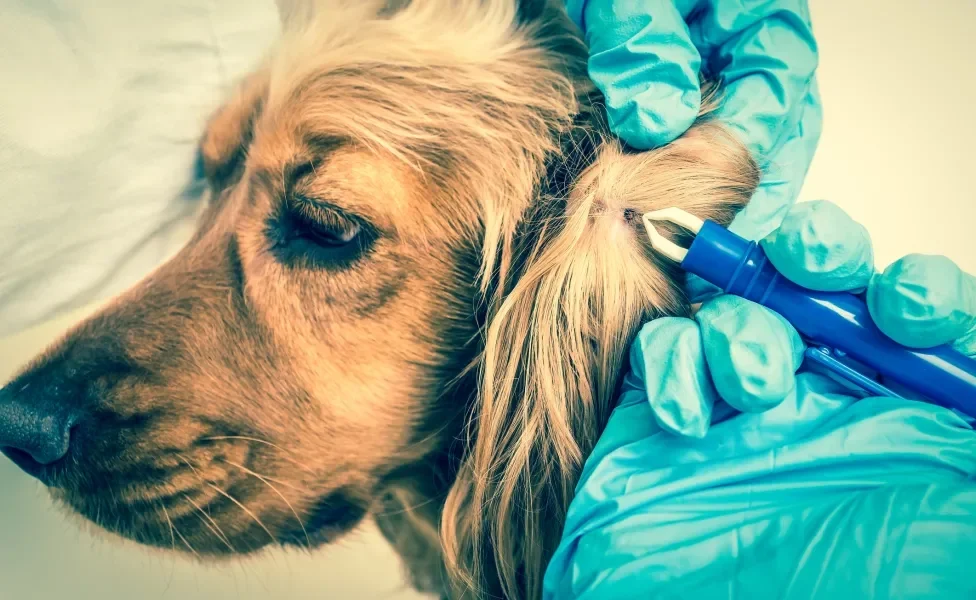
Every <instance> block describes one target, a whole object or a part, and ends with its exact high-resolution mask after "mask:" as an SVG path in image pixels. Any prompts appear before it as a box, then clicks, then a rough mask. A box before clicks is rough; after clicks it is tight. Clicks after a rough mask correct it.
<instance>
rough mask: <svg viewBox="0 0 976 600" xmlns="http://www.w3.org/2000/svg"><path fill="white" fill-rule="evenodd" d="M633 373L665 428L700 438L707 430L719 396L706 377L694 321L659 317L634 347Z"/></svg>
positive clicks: (631, 359) (657, 419)
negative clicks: (641, 384) (641, 383)
mask: <svg viewBox="0 0 976 600" xmlns="http://www.w3.org/2000/svg"><path fill="white" fill-rule="evenodd" d="M630 365H631V369H632V371H633V373H634V374H635V375H636V376H637V378H638V379H640V380H641V381H642V382H643V385H644V389H645V390H646V392H647V401H648V403H649V404H650V406H651V411H652V413H653V414H654V418H655V420H656V421H657V422H658V424H659V425H660V426H661V428H662V429H665V430H666V431H670V432H672V433H675V434H678V435H683V436H688V437H694V438H702V437H704V436H705V434H706V433H707V432H708V426H709V424H710V423H711V419H712V408H713V406H714V404H715V400H716V397H717V395H716V393H715V388H714V387H713V386H712V382H711V379H710V378H709V376H708V371H707V367H706V364H705V352H704V349H703V348H702V338H701V334H700V332H699V330H698V325H697V324H696V323H695V322H694V321H692V320H691V319H682V318H677V317H667V318H661V319H655V320H653V321H651V322H649V323H647V324H646V325H644V327H643V328H642V329H641V330H640V332H639V333H638V334H637V338H636V340H635V341H634V343H633V345H632V346H631V349H630Z"/></svg>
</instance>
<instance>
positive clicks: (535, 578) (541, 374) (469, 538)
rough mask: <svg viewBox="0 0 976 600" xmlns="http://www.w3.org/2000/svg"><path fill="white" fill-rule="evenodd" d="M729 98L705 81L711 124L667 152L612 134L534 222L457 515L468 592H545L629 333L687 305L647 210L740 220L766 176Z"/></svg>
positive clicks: (455, 530) (456, 544) (496, 321)
mask: <svg viewBox="0 0 976 600" xmlns="http://www.w3.org/2000/svg"><path fill="white" fill-rule="evenodd" d="M714 106H715V102H714V96H713V95H711V94H706V99H705V102H704V104H703V109H702V118H701V119H700V121H699V123H698V124H697V125H696V126H695V127H693V128H692V130H690V131H689V132H688V133H687V134H686V135H685V136H683V137H682V138H681V139H679V140H677V141H676V142H674V143H672V144H670V145H669V146H667V147H664V148H661V149H658V150H654V151H650V152H645V153H639V154H634V153H628V152H626V151H625V150H624V149H623V148H622V147H621V146H620V144H619V143H617V142H615V141H610V140H609V139H608V138H601V139H606V141H604V142H603V143H602V144H601V145H598V146H597V150H596V153H595V160H592V159H591V160H592V164H590V166H589V167H588V168H586V169H585V170H584V171H583V172H582V174H581V175H580V176H579V177H578V178H577V179H576V181H575V183H574V184H573V185H572V187H571V191H570V193H569V195H568V197H567V198H549V199H545V198H543V199H541V200H540V205H539V206H537V207H536V211H535V213H534V214H533V215H532V216H531V217H529V219H530V221H529V222H528V223H527V226H526V227H523V229H524V230H525V231H527V232H530V233H529V238H530V240H531V241H530V242H529V243H528V245H527V247H526V249H525V250H524V251H523V252H521V253H520V256H518V257H517V261H521V265H519V266H518V267H517V273H518V276H517V282H516V283H515V285H514V287H513V288H512V289H511V291H509V292H508V293H507V294H506V295H505V296H504V298H503V299H502V301H501V302H500V304H499V307H498V310H497V311H495V312H494V313H493V314H492V317H491V320H490V322H489V324H488V327H487V340H486V347H485V351H484V356H483V362H482V365H481V366H482V370H481V382H480V389H479V395H478V398H477V403H476V406H475V408H474V410H473V412H472V423H471V429H472V431H471V438H472V439H471V441H470V444H471V446H470V447H469V448H468V452H467V455H466V457H465V458H464V460H463V462H462V465H461V468H460V473H459V476H458V478H457V482H456V483H455V485H454V488H453V489H452V491H451V494H450V495H449V497H448V500H447V503H446V506H445V512H444V518H443V522H442V523H443V525H442V537H443V539H444V544H445V550H446V555H447V567H448V572H449V573H450V574H451V575H452V576H453V578H454V580H455V581H454V583H455V586H456V588H457V589H456V590H455V593H456V594H457V595H458V596H463V597H468V596H469V595H474V596H477V597H495V596H501V597H505V598H537V597H539V595H540V593H541V584H542V576H543V574H544V570H545V566H546V564H547V562H548V560H549V558H550V556H551V554H552V552H553V551H554V550H555V547H556V545H557V544H558V541H559V539H560V536H561V534H562V526H563V521H564V516H565V513H566V510H567V508H568V505H569V502H570V500H571V498H572V496H573V491H574V488H575V486H576V483H577V479H578V477H579V473H580V470H581V468H582V466H583V463H584V461H585V459H586V457H587V456H588V455H589V453H590V451H591V450H592V448H593V446H594V444H595V443H596V441H597V438H598V437H599V435H600V433H601V432H602V431H603V428H604V426H605V423H606V421H607V419H608V417H609V414H610V412H611V410H612V408H613V402H614V398H615V393H616V388H617V384H618V376H619V375H620V374H621V370H622V367H623V357H624V356H625V352H626V349H627V347H628V345H629V344H630V342H631V340H632V338H633V336H634V335H635V333H636V330H637V329H638V328H639V327H640V326H641V324H642V323H644V322H646V321H647V320H649V319H652V318H655V317H658V316H662V315H668V314H670V315H684V314H688V311H689V307H688V304H687V301H686V300H685V297H684V295H683V293H682V291H681V283H682V282H681V278H680V276H679V275H678V273H677V272H675V271H674V269H673V268H672V267H670V266H669V265H667V264H665V263H664V262H663V261H661V260H660V259H658V257H656V256H655V255H654V253H653V252H652V251H651V250H650V248H649V245H648V243H647V242H646V238H645V235H644V233H643V229H642V226H641V225H640V215H641V214H643V213H645V212H647V211H650V210H654V209H658V208H664V207H668V206H677V207H679V208H682V209H684V210H687V211H688V212H691V213H693V214H696V215H697V216H699V217H702V218H709V219H713V220H715V221H718V222H720V223H723V224H725V223H728V222H730V221H731V219H732V217H733V216H734V215H735V213H736V211H737V210H738V209H740V208H741V207H742V206H744V204H745V203H746V201H747V200H748V198H749V197H750V196H751V194H752V193H753V191H754V190H755V187H756V185H757V184H758V179H759V174H758V170H757V168H756V165H755V163H754V162H753V161H752V160H751V159H750V157H749V155H748V153H747V152H746V150H745V149H744V148H743V147H742V146H741V144H739V143H738V142H737V140H736V139H735V138H734V137H732V136H731V135H730V134H728V133H727V132H726V131H725V130H724V129H723V128H722V126H721V125H719V124H717V123H711V122H708V120H707V113H708V112H709V111H711V110H712V109H713V108H714ZM472 590H475V591H474V593H473V594H472V593H471V592H472Z"/></svg>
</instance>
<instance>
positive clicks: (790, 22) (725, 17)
mask: <svg viewBox="0 0 976 600" xmlns="http://www.w3.org/2000/svg"><path fill="white" fill-rule="evenodd" d="M693 27H694V31H693V32H692V37H693V39H695V40H696V41H698V42H699V47H700V48H703V50H702V54H703V55H704V56H707V57H708V62H707V64H706V65H705V67H706V69H707V70H708V71H709V72H711V73H715V74H716V75H718V76H720V78H721V80H722V83H723V88H724V95H725V100H724V102H723V107H722V110H721V118H722V120H723V122H726V123H728V125H729V126H730V127H732V128H733V129H734V130H737V131H738V132H739V133H740V134H741V137H742V140H743V141H744V142H745V143H746V144H747V146H748V147H749V149H750V150H752V152H753V153H754V155H755V156H756V157H757V158H759V159H760V160H764V159H769V158H771V157H773V155H774V154H775V152H776V150H777V149H778V147H779V146H781V145H782V144H783V143H784V142H785V141H786V139H787V138H788V136H790V135H791V134H792V133H793V131H794V130H795V128H796V126H797V124H798V123H799V120H800V117H801V115H802V113H801V111H800V110H799V107H800V106H801V105H802V104H803V103H804V102H805V101H806V100H807V98H808V95H809V92H810V89H811V83H812V81H813V77H814V72H815V71H816V69H817V63H818V50H817V44H816V40H815V39H814V36H813V31H812V28H811V25H810V14H809V10H808V7H807V2H806V0H777V1H764V2H758V1H754V0H753V1H749V2H743V1H742V0H714V1H712V2H709V3H707V8H705V10H704V11H703V12H702V13H701V14H700V15H699V16H698V17H697V18H696V19H695V21H694V25H693ZM817 102H818V103H819V100H817Z"/></svg>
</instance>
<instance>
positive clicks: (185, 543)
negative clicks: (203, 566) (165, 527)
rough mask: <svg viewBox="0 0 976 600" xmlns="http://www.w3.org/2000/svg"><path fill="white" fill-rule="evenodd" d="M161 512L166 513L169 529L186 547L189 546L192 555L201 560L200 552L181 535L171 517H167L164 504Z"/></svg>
mask: <svg viewBox="0 0 976 600" xmlns="http://www.w3.org/2000/svg"><path fill="white" fill-rule="evenodd" d="M163 514H164V515H166V521H168V522H169V526H170V531H171V532H173V533H175V534H176V535H177V537H179V538H180V541H182V542H183V544H184V545H185V546H186V547H187V548H189V550H190V552H192V553H193V555H194V556H196V557H197V559H198V560H202V559H201V558H200V553H199V552H197V551H196V550H194V549H193V546H191V545H190V542H188V541H186V538H185V537H183V534H182V533H180V529H179V527H177V526H176V524H175V523H173V519H170V518H169V511H167V510H166V507H165V506H164V507H163ZM174 545H175V542H174Z"/></svg>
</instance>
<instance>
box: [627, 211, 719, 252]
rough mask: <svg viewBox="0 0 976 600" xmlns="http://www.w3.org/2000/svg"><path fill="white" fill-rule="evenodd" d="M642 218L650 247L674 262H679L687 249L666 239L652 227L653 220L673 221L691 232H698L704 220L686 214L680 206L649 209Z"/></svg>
mask: <svg viewBox="0 0 976 600" xmlns="http://www.w3.org/2000/svg"><path fill="white" fill-rule="evenodd" d="M642 220H643V221H644V229H646V230H647V237H648V238H650V240H651V247H652V248H654V250H656V251H657V252H660V253H661V254H663V255H664V256H667V257H668V258H670V259H671V260H673V261H675V262H679V263H680V262H681V261H683V260H684V259H685V256H687V255H688V250H687V249H685V248H682V247H681V246H679V245H677V244H675V243H674V242H672V241H671V240H669V239H667V238H666V237H664V236H663V235H661V233H660V232H658V230H657V229H656V228H655V227H654V223H653V222H654V221H666V222H668V223H674V224H675V225H680V226H681V227H684V228H685V229H687V230H688V231H690V232H691V233H698V232H699V231H701V228H702V225H704V224H705V222H704V221H702V220H701V219H699V218H698V217H696V216H694V215H691V214H688V213H686V212H685V211H683V210H681V209H680V208H675V207H671V208H663V209H661V210H655V211H651V212H649V213H645V214H644V216H643V218H642Z"/></svg>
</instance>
